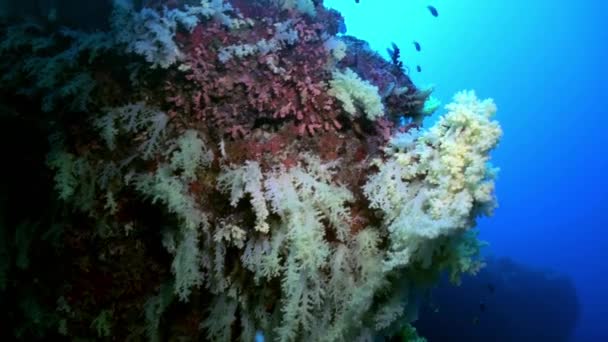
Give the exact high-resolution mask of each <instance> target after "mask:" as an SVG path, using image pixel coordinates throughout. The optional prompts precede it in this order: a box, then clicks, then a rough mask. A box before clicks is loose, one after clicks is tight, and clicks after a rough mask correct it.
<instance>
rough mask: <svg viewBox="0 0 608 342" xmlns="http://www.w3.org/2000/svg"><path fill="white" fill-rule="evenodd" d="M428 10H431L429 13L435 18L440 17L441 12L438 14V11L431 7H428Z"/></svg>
mask: <svg viewBox="0 0 608 342" xmlns="http://www.w3.org/2000/svg"><path fill="white" fill-rule="evenodd" d="M426 8H428V9H429V11H431V14H432V15H433V17H437V16H439V12H437V9H436V8H435V7H433V6H431V5H429V6H426Z"/></svg>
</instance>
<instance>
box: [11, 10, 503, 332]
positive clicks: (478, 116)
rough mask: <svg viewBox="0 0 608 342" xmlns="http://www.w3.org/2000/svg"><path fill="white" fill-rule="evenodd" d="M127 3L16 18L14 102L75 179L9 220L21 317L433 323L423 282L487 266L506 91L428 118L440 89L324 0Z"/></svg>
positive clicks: (339, 326)
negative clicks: (343, 30) (347, 24)
mask: <svg viewBox="0 0 608 342" xmlns="http://www.w3.org/2000/svg"><path fill="white" fill-rule="evenodd" d="M108 20H109V22H108V25H107V27H105V28H104V30H97V31H94V32H85V31H77V30H71V29H67V28H61V29H58V28H57V27H56V25H52V24H50V23H45V22H44V21H41V22H25V23H11V24H9V23H6V24H5V25H4V26H3V27H2V43H0V54H1V55H2V57H3V58H2V59H1V61H0V69H1V70H2V81H3V83H2V84H3V85H2V87H1V90H0V99H1V102H2V104H3V106H4V107H6V109H5V110H3V112H6V113H7V114H3V117H4V116H5V115H7V117H8V115H11V116H12V117H13V118H16V119H15V120H18V121H23V122H24V123H28V124H29V125H35V126H36V127H37V129H38V130H40V131H42V133H41V134H46V135H48V137H49V139H48V141H49V142H48V146H46V151H47V153H46V158H45V162H44V163H41V164H40V165H38V168H40V170H42V171H41V172H48V173H45V175H47V176H46V178H45V179H47V180H49V179H52V183H53V184H52V185H51V186H49V187H48V188H49V189H47V191H48V192H49V196H50V197H49V200H48V201H49V203H51V204H52V205H49V206H48V207H47V209H46V210H41V211H42V213H39V214H40V215H41V216H44V218H43V219H40V220H39V221H38V222H26V221H22V222H20V224H16V223H15V222H19V221H20V216H19V212H15V213H14V214H13V215H12V216H11V214H10V213H6V214H5V215H6V216H7V217H11V220H10V221H11V222H12V223H8V222H7V223H5V224H3V225H2V226H0V236H1V237H3V239H2V240H3V241H4V240H6V241H14V244H13V243H12V242H11V243H9V244H8V245H7V244H5V243H2V244H0V257H1V260H0V291H2V292H0V298H2V302H1V303H3V304H6V305H9V306H10V307H11V308H13V309H11V311H10V312H9V313H7V317H6V319H4V320H2V321H4V322H10V323H11V324H12V325H13V326H15V327H16V328H14V330H13V331H9V329H7V330H3V332H2V333H0V334H6V335H7V336H14V337H18V338H22V339H31V338H41V337H43V336H45V337H48V336H55V335H57V334H59V335H64V336H69V337H70V338H110V336H111V337H113V338H114V339H119V340H127V339H140V338H144V337H145V338H148V339H150V340H178V339H186V340H211V341H230V340H242V341H252V340H253V339H254V337H255V335H256V333H262V334H263V335H264V336H265V338H266V339H267V340H268V341H300V340H301V341H353V340H362V341H372V340H374V339H375V338H377V337H381V336H395V335H399V334H403V335H404V336H406V335H407V336H415V335H416V333H415V329H413V328H412V327H411V326H410V323H411V322H412V320H413V319H415V313H416V303H417V301H416V297H417V295H418V293H419V292H420V291H423V290H424V289H426V288H428V287H430V286H432V285H433V283H434V282H435V281H436V280H437V279H438V276H439V274H440V273H441V272H443V271H447V272H450V274H451V276H452V278H453V280H454V281H457V280H458V277H459V276H460V275H461V274H462V273H475V272H477V271H478V270H479V269H480V268H481V267H482V266H483V262H482V261H481V260H479V259H478V253H479V248H480V247H481V246H482V244H481V243H480V242H479V241H478V240H477V237H476V234H475V233H474V230H472V228H473V227H474V226H475V219H476V218H477V217H478V216H479V215H490V214H491V213H492V211H493V209H494V208H495V206H496V201H495V198H494V195H493V190H494V174H495V169H494V168H492V167H491V165H489V164H488V161H489V153H490V151H491V150H492V149H493V148H494V147H495V146H496V145H497V143H498V140H499V138H500V135H501V130H500V127H499V125H498V124H497V123H496V122H495V121H492V118H491V117H492V115H493V114H494V112H495V110H496V108H495V106H494V104H493V102H492V101H491V100H484V101H480V100H478V99H477V97H476V96H475V94H474V93H473V92H461V93H458V94H457V95H456V96H455V98H454V102H453V103H451V104H449V105H448V106H447V107H446V108H447V110H448V112H447V114H445V115H444V116H443V117H442V118H441V119H440V120H439V121H438V122H437V123H436V124H435V125H434V126H433V127H431V128H429V129H424V128H423V127H422V123H423V118H424V117H425V116H427V115H429V114H431V113H432V112H433V111H434V110H435V109H436V108H437V107H438V102H437V100H435V99H433V98H431V97H430V94H431V91H432V90H431V89H420V88H418V87H416V86H415V85H414V84H413V83H412V81H411V80H410V78H409V77H408V75H407V74H406V73H405V70H404V69H403V68H401V67H395V65H394V63H393V62H391V61H386V60H384V59H383V58H382V57H381V56H380V55H378V54H377V53H375V52H374V51H372V50H371V49H370V48H369V46H368V45H367V44H366V43H365V42H363V41H360V40H358V39H356V38H354V37H349V36H341V35H337V34H338V30H339V28H340V27H342V26H343V23H342V18H341V16H340V15H339V13H337V12H335V11H333V10H328V9H326V8H324V7H323V4H322V1H311V0H298V1H279V0H255V1H254V0H251V1H243V0H233V1H227V0H226V1H225V0H201V1H197V2H194V1H189V2H187V3H184V4H180V3H179V2H178V1H166V2H165V1H150V2H147V4H146V5H145V6H134V5H133V4H131V3H129V2H126V1H118V0H117V1H115V4H114V10H113V12H112V15H110V16H109V18H108ZM403 122H407V123H408V124H407V125H404V124H403ZM45 166H46V170H47V171H44V170H45ZM43 178H44V177H43ZM52 187H54V191H52V192H51V190H50V188H52ZM51 194H52V195H51ZM9 199H10V197H9ZM6 206H7V207H8V205H6ZM0 209H2V208H0ZM32 215H33V214H32ZM13 221H14V222H13ZM43 237H44V238H43ZM50 241H52V242H53V243H51V242H50ZM38 245H50V247H47V249H48V248H50V250H51V251H52V252H48V251H47V252H46V254H42V252H40V253H32V255H31V258H30V259H31V260H30V259H28V255H29V254H28V251H31V250H32V249H33V247H32V246H38ZM41 251H42V250H41ZM30 253H31V252H30ZM51 262H55V263H57V264H58V265H61V267H58V269H57V271H56V274H54V275H49V274H47V272H43V271H41V268H43V267H44V266H41V265H43V264H44V263H51ZM27 277H35V279H37V281H36V282H35V283H33V284H29V285H28V286H26V287H22V286H21V283H22V282H23V279H27ZM11 279H12V281H10V280H11ZM41 288H44V289H43V290H41ZM10 297H12V298H18V299H19V301H20V302H16V303H9V302H8V299H7V298H10ZM41 317H44V319H42V318H41ZM0 324H2V323H0ZM404 338H405V337H404ZM412 338H413V337H412Z"/></svg>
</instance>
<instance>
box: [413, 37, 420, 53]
mask: <svg viewBox="0 0 608 342" xmlns="http://www.w3.org/2000/svg"><path fill="white" fill-rule="evenodd" d="M414 46H415V47H416V51H420V43H418V42H417V41H415V40H414Z"/></svg>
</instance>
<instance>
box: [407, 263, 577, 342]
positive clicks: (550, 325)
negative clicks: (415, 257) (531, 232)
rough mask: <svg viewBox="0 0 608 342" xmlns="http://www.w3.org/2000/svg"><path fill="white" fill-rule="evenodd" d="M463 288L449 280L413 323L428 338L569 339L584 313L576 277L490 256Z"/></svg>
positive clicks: (434, 341)
mask: <svg viewBox="0 0 608 342" xmlns="http://www.w3.org/2000/svg"><path fill="white" fill-rule="evenodd" d="M487 264H488V265H487V266H486V267H485V268H484V269H483V270H482V271H480V272H479V274H477V275H476V276H474V277H465V278H464V279H463V281H462V285H461V286H460V287H455V286H453V285H451V284H449V283H448V281H447V280H444V281H443V282H442V283H441V284H440V285H439V287H438V288H437V289H435V290H434V291H433V293H432V296H430V298H428V302H426V303H425V304H424V305H423V306H422V307H421V309H420V314H419V320H418V321H417V322H416V323H415V324H414V326H415V327H416V328H417V330H418V333H419V334H420V336H424V337H426V338H427V340H428V341H429V342H443V341H446V342H451V341H470V342H475V341H497V342H500V341H554V342H559V341H569V340H570V338H571V336H572V333H573V331H574V328H575V326H576V323H577V321H578V317H579V313H580V304H579V301H578V298H577V294H576V289H575V287H574V284H573V282H572V280H571V279H570V278H568V277H566V276H565V275H560V274H554V273H552V272H547V271H542V270H537V269H533V268H530V267H529V266H527V265H523V264H518V263H516V262H514V261H513V260H511V259H508V258H491V259H489V260H488V262H487Z"/></svg>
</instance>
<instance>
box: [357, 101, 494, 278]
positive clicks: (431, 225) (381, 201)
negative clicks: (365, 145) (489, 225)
mask: <svg viewBox="0 0 608 342" xmlns="http://www.w3.org/2000/svg"><path fill="white" fill-rule="evenodd" d="M446 108H447V109H448V113H447V114H446V115H444V116H443V117H441V118H440V119H439V121H438V122H437V123H436V124H435V125H434V126H433V127H432V128H431V129H430V130H428V131H427V132H424V133H419V132H417V131H414V132H408V133H402V134H398V135H396V136H395V137H394V138H393V139H392V141H391V142H390V144H389V148H387V150H386V152H387V153H388V154H389V159H388V160H386V161H384V162H377V165H378V166H379V169H380V171H379V172H378V173H377V174H375V175H373V176H371V177H370V179H369V181H368V182H367V183H366V184H365V186H364V193H365V195H366V196H367V198H368V199H369V200H370V203H371V206H372V208H376V209H378V210H380V211H381V212H382V213H383V217H384V223H383V225H384V226H385V227H386V229H387V230H388V232H389V234H390V239H391V251H390V253H389V257H388V259H387V260H386V261H385V268H386V269H387V270H389V269H393V268H396V267H403V266H407V265H409V264H410V263H411V262H412V260H420V261H422V262H423V263H428V262H430V261H429V260H430V258H431V256H432V253H433V251H434V248H433V247H432V246H433V242H434V241H435V240H436V239H437V238H439V237H441V236H448V235H450V234H454V233H456V232H459V231H462V230H466V229H469V228H471V227H472V226H473V225H474V218H475V216H476V215H477V214H479V213H485V214H488V215H489V214H491V212H492V209H494V207H495V203H496V201H495V198H494V195H493V191H494V181H493V179H494V175H495V172H496V170H495V169H493V168H492V167H491V165H490V164H489V163H488V160H489V158H490V157H489V152H490V150H492V149H493V148H494V147H495V146H496V145H497V144H498V140H499V138H500V136H501V135H502V131H501V129H500V126H499V125H498V123H497V122H496V121H492V120H491V117H492V115H493V114H494V113H495V112H496V106H495V105H494V102H493V101H492V100H491V99H488V100H484V101H479V100H478V99H477V97H476V96H475V93H474V92H472V91H464V92H460V93H458V94H456V96H455V97H454V102H453V103H451V104H449V105H447V106H446Z"/></svg>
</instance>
